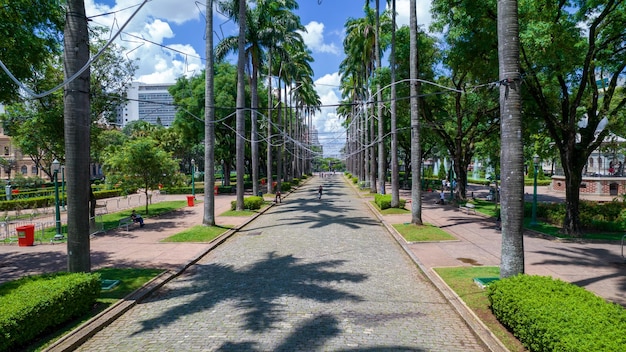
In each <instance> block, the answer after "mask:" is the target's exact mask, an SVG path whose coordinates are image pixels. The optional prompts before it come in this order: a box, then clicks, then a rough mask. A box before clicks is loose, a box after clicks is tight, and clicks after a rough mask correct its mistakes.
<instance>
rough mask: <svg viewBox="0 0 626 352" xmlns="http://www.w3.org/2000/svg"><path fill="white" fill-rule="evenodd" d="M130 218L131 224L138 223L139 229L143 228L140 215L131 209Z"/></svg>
mask: <svg viewBox="0 0 626 352" xmlns="http://www.w3.org/2000/svg"><path fill="white" fill-rule="evenodd" d="M130 218H131V219H133V222H138V223H139V227H143V225H144V223H143V218H142V217H141V215H139V214H137V213H135V209H133V212H132V213H131V214H130Z"/></svg>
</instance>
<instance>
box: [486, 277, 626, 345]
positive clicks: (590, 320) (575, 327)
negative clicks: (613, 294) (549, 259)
mask: <svg viewBox="0 0 626 352" xmlns="http://www.w3.org/2000/svg"><path fill="white" fill-rule="evenodd" d="M487 295H488V297H489V301H490V302H491V310H492V311H493V313H494V314H495V316H496V318H498V320H499V321H500V322H501V323H502V324H504V325H505V326H506V327H508V328H509V329H510V330H511V331H512V332H513V334H515V336H517V338H518V339H519V340H520V341H521V342H522V343H523V344H524V346H526V347H527V348H528V349H529V350H531V351H568V352H577V351H580V352H587V351H603V352H611V351H615V352H617V351H624V348H625V346H626V310H625V309H624V308H623V307H622V306H619V305H617V304H614V303H609V302H606V301H605V300H604V299H602V298H600V297H598V296H596V295H595V294H593V293H592V292H589V291H587V290H585V289H583V288H581V287H578V286H576V285H573V284H570V283H567V282H564V281H561V280H557V279H553V278H551V277H546V276H530V275H517V276H515V277H511V278H507V279H503V280H499V281H496V282H494V283H492V284H491V285H489V287H488V289H487Z"/></svg>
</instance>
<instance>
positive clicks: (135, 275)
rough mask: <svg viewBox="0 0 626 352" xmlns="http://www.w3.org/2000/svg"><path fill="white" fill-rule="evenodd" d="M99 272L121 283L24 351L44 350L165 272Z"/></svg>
mask: <svg viewBox="0 0 626 352" xmlns="http://www.w3.org/2000/svg"><path fill="white" fill-rule="evenodd" d="M94 272H95V273H99V274H100V277H101V279H103V280H120V284H119V285H117V286H116V287H115V288H113V289H111V290H108V291H101V293H100V297H99V298H98V299H97V300H96V304H95V306H94V308H93V309H92V310H91V311H89V312H88V313H86V314H85V315H84V316H82V317H79V318H76V319H74V320H71V321H69V322H67V323H65V324H63V325H61V326H58V327H57V328H56V329H54V331H52V332H50V333H48V334H46V335H42V336H40V337H39V338H38V339H37V340H36V341H33V342H32V343H31V344H30V345H28V346H26V347H25V348H24V349H23V350H24V351H42V350H44V349H45V348H46V347H47V346H49V345H50V344H52V343H53V342H55V341H56V340H58V339H60V338H61V337H63V336H64V335H66V334H68V333H69V332H71V331H72V330H74V329H76V328H77V327H78V326H79V325H81V324H83V323H84V322H86V321H88V320H89V319H91V318H93V317H95V316H96V315H98V314H99V313H100V312H102V311H104V310H105V309H106V308H108V307H110V306H111V305H112V304H114V303H115V302H117V301H118V300H120V299H122V298H124V297H126V296H127V295H128V294H130V293H131V292H133V291H135V290H136V289H138V288H140V287H141V286H143V285H144V284H145V283H146V282H148V281H150V280H152V279H153V278H154V277H156V276H157V275H159V274H160V273H162V272H163V270H160V269H118V268H103V269H99V270H96V271H94Z"/></svg>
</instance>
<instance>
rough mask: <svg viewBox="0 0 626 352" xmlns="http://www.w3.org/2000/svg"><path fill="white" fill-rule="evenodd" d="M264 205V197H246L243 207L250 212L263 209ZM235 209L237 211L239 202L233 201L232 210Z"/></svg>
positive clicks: (231, 203)
mask: <svg viewBox="0 0 626 352" xmlns="http://www.w3.org/2000/svg"><path fill="white" fill-rule="evenodd" d="M264 203H265V201H264V200H263V197H259V196H251V197H245V198H244V199H243V207H244V208H245V209H249V210H258V209H261V207H262V206H263V204H264ZM235 209H237V201H236V200H233V201H232V202H230V210H235Z"/></svg>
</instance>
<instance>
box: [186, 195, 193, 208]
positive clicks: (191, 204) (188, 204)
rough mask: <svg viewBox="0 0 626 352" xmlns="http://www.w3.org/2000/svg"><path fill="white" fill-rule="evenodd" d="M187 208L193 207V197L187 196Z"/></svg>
mask: <svg viewBox="0 0 626 352" xmlns="http://www.w3.org/2000/svg"><path fill="white" fill-rule="evenodd" d="M187 206H190V207H193V196H187Z"/></svg>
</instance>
